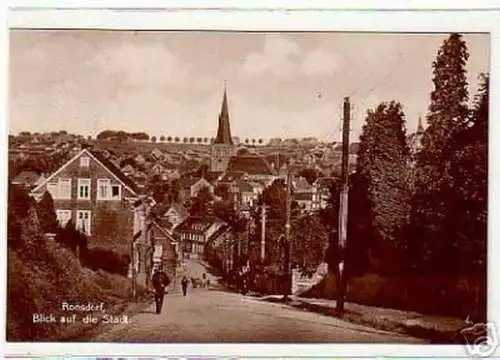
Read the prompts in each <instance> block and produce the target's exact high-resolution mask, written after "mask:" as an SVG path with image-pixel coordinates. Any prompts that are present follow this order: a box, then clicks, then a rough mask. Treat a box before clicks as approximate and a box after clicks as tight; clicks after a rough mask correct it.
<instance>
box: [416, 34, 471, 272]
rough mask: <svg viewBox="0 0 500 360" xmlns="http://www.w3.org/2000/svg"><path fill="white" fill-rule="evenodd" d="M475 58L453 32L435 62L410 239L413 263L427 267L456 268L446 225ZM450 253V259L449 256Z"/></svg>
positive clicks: (417, 167)
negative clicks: (454, 159) (468, 65)
mask: <svg viewBox="0 0 500 360" xmlns="http://www.w3.org/2000/svg"><path fill="white" fill-rule="evenodd" d="M468 57H469V54H468V52H467V47H466V44H465V42H464V41H463V39H462V37H461V35H459V34H452V35H450V36H449V38H448V39H446V40H445V41H444V43H443V45H442V46H441V48H440V49H439V51H438V54H437V57H436V60H435V61H434V63H433V74H434V78H433V83H434V90H433V91H432V93H431V104H430V106H429V113H428V115H427V124H428V126H427V128H426V130H425V132H424V134H423V136H422V148H421V150H420V152H419V153H418V154H417V164H416V169H415V195H414V196H413V201H412V220H411V222H412V224H411V229H410V239H411V248H412V253H413V254H414V257H413V259H414V260H416V259H418V263H415V264H414V266H417V265H420V266H421V269H426V270H428V271H445V270H449V269H451V268H453V266H454V265H453V264H452V262H451V261H447V259H452V257H451V256H450V253H447V252H448V251H451V250H452V249H454V248H456V246H455V245H453V242H454V241H455V240H454V239H452V238H450V232H449V229H448V228H447V226H446V224H445V223H446V217H447V213H448V211H449V206H450V200H451V199H452V198H454V195H453V194H454V189H453V184H454V179H453V174H452V173H451V171H450V170H451V160H450V159H451V158H452V156H453V154H454V152H456V151H457V147H460V144H458V143H457V141H456V140H457V138H458V137H460V136H459V134H461V133H462V132H463V131H465V129H466V128H467V127H468V122H469V118H468V115H469V110H468V107H467V102H468V91H467V77H466V69H465V65H466V62H467V60H468ZM446 254H447V257H443V256H445V255H446Z"/></svg>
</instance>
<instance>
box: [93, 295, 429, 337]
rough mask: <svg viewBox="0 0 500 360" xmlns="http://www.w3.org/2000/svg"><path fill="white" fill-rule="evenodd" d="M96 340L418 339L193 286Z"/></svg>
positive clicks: (100, 335) (106, 332)
mask: <svg viewBox="0 0 500 360" xmlns="http://www.w3.org/2000/svg"><path fill="white" fill-rule="evenodd" d="M91 340H92V341H99V342H150V343H176V342H177V343H179V342H273V343H283V342H290V343H291V342H308V343H318V342H319V343H332V342H368V343H370V342H377V343H381V342H382V343H387V342H393V343H394V342H396V343H409V342H411V343H422V342H423V341H422V340H419V339H414V338H408V337H405V336H402V335H397V334H392V333H387V332H383V331H379V330H375V329H372V328H368V327H364V326H358V325H354V324H351V323H348V322H344V321H341V320H339V319H336V318H333V317H329V316H324V315H319V314H315V313H311V312H306V311H302V310H298V309H294V308H290V307H288V306H285V305H281V304H273V303H268V302H262V301H259V300H257V299H255V298H250V297H246V296H242V295H240V294H235V293H229V292H224V291H218V290H207V289H194V290H191V292H190V293H188V296H187V297H183V296H182V295H181V294H179V293H171V294H168V295H167V296H166V297H165V304H164V311H163V313H162V314H160V315H157V314H155V313H154V305H151V306H149V307H148V308H146V309H145V310H143V311H142V312H141V313H139V314H137V315H135V316H132V317H131V318H130V319H129V324H120V325H107V328H106V329H105V330H104V332H102V333H101V334H99V335H97V336H95V337H94V338H93V339H91Z"/></svg>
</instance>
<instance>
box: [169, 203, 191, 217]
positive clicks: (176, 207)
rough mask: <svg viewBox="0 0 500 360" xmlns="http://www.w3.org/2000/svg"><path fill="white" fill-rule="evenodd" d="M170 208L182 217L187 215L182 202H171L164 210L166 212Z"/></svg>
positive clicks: (187, 212)
mask: <svg viewBox="0 0 500 360" xmlns="http://www.w3.org/2000/svg"><path fill="white" fill-rule="evenodd" d="M170 209H173V210H174V211H175V212H176V213H177V214H179V216H180V217H182V218H185V217H187V216H189V211H188V209H186V208H185V207H184V206H183V205H182V204H179V203H172V205H170V207H169V208H168V209H167V211H166V212H168V211H169V210H170Z"/></svg>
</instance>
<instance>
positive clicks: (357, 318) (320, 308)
mask: <svg viewBox="0 0 500 360" xmlns="http://www.w3.org/2000/svg"><path fill="white" fill-rule="evenodd" d="M258 300H260V301H266V302H271V303H282V304H283V305H287V306H290V307H293V308H296V309H301V310H305V311H310V312H315V313H318V314H322V315H325V316H335V317H336V309H335V308H334V307H330V306H324V305H318V304H313V303H310V302H308V301H304V300H301V299H297V298H296V297H291V298H290V301H289V302H288V303H284V302H283V301H282V300H281V299H279V298H278V297H276V296H264V297H260V298H259V299H258ZM416 319H418V316H413V317H409V318H407V319H404V320H403V321H395V320H392V319H388V318H371V319H367V318H364V317H363V314H362V313H359V312H356V311H352V310H348V309H346V310H345V313H344V317H343V318H342V320H345V321H348V322H351V323H354V324H358V325H364V326H369V327H372V328H374V329H378V330H383V331H389V332H394V333H399V334H403V335H407V336H411V337H415V338H420V339H424V340H426V341H428V342H429V343H431V344H441V345H443V344H456V343H457V341H456V338H457V333H458V331H459V330H460V329H457V330H456V331H450V330H442V329H439V328H437V326H436V327H433V328H432V327H424V326H421V325H419V324H418V323H417V322H416V321H412V320H416Z"/></svg>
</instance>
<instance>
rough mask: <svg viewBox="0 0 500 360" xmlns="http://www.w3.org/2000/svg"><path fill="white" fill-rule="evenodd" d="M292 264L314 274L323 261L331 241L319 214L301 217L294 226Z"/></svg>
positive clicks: (308, 273) (304, 272) (307, 273)
mask: <svg viewBox="0 0 500 360" xmlns="http://www.w3.org/2000/svg"><path fill="white" fill-rule="evenodd" d="M292 237H293V242H292V264H293V265H295V266H298V268H299V270H300V271H301V272H302V273H303V274H306V275H309V276H310V275H312V274H314V272H315V271H316V269H317V268H318V266H319V265H320V264H321V263H322V262H323V259H324V258H325V250H326V248H327V245H328V243H329V234H328V230H327V228H326V227H325V226H324V225H323V224H322V223H321V219H320V217H319V216H318V215H307V216H302V217H299V218H298V219H297V220H296V221H295V222H294V223H293V226H292Z"/></svg>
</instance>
